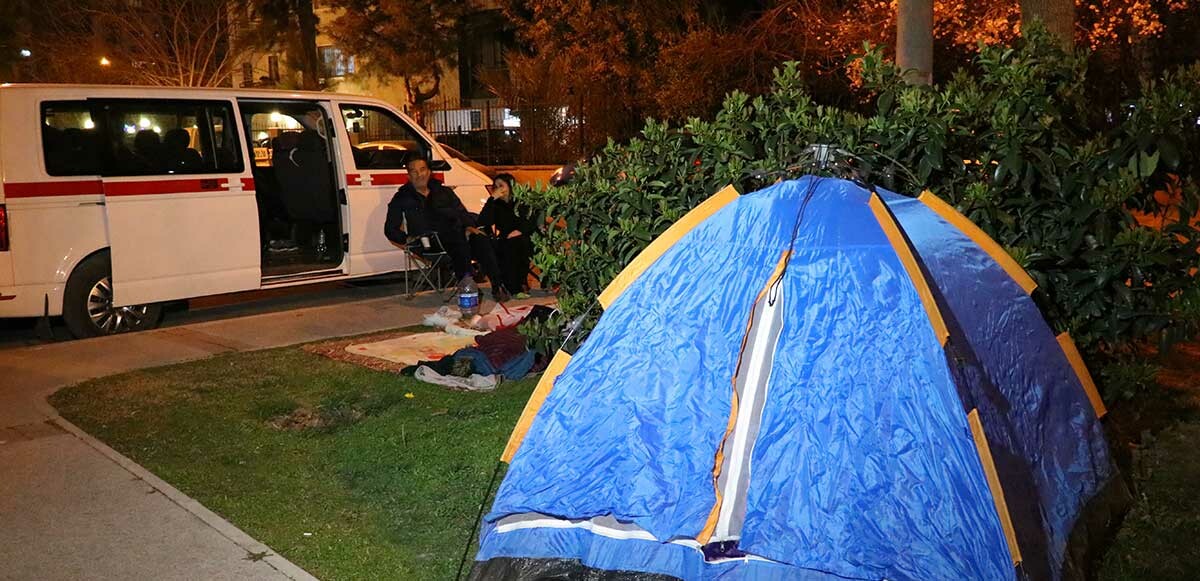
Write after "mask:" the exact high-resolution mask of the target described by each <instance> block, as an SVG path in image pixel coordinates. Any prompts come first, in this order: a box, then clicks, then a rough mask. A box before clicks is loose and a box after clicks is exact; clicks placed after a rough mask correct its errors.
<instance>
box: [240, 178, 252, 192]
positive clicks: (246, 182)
mask: <svg viewBox="0 0 1200 581" xmlns="http://www.w3.org/2000/svg"><path fill="white" fill-rule="evenodd" d="M242 189H243V190H245V191H247V192H253V191H254V178H242Z"/></svg>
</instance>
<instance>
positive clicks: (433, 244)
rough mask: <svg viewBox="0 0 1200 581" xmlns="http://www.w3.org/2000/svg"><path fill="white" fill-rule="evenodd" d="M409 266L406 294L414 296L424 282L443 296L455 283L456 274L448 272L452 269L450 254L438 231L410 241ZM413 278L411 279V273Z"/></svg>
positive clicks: (405, 273) (405, 280)
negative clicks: (443, 244)
mask: <svg viewBox="0 0 1200 581" xmlns="http://www.w3.org/2000/svg"><path fill="white" fill-rule="evenodd" d="M408 266H409V268H407V269H405V270H404V294H405V295H406V296H407V297H409V298H412V297H413V295H415V294H416V289H419V288H421V286H422V284H424V286H426V287H428V288H429V290H432V291H434V292H436V293H437V294H438V296H439V297H440V296H442V295H443V294H444V293H445V292H446V291H447V290H448V288H449V286H450V285H451V284H453V283H454V274H453V273H447V270H449V269H450V254H449V253H447V252H446V248H445V247H444V246H442V241H441V239H440V238H438V235H437V233H436V232H433V233H430V234H427V235H425V236H422V237H420V238H418V239H417V240H414V241H412V242H409V244H408ZM413 272H415V273H416V274H415V275H414V276H412V278H413V280H412V281H411V283H410V281H409V277H410V274H409V273H413Z"/></svg>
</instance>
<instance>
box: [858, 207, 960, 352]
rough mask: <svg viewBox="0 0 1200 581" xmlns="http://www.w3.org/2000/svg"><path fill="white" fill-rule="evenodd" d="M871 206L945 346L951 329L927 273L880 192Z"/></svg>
mask: <svg viewBox="0 0 1200 581" xmlns="http://www.w3.org/2000/svg"><path fill="white" fill-rule="evenodd" d="M870 206H871V212H873V213H874V214H875V219H876V220H877V221H879V227H880V228H883V233H884V234H885V235H887V239H888V242H890V243H891V244H892V249H893V250H895V252H896V256H897V257H899V258H900V263H901V264H903V265H904V270H906V271H908V278H909V279H910V280H912V283H913V286H914V287H916V289H917V295H918V296H919V297H920V298H921V304H922V305H924V306H925V313H926V315H928V316H929V324H930V325H932V326H933V332H934V334H935V335H937V339H938V343H940V344H941V345H942V346H945V345H946V339H947V338H949V337H950V331H949V330H947V329H946V321H945V320H944V319H942V312H941V310H939V309H938V306H937V301H935V300H933V291H931V290H930V288H929V281H927V280H925V275H924V274H922V273H921V267H920V266H918V265H917V259H916V257H915V256H913V253H912V249H911V248H909V246H908V241H907V240H905V238H904V234H903V233H901V232H900V226H899V225H898V224H896V221H895V220H894V219H892V213H891V212H889V211H888V209H887V207H886V206H884V202H883V198H880V197H879V194H877V193H872V194H871V201H870Z"/></svg>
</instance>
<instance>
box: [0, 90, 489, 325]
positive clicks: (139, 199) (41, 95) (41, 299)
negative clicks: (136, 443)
mask: <svg viewBox="0 0 1200 581" xmlns="http://www.w3.org/2000/svg"><path fill="white" fill-rule="evenodd" d="M380 142H386V143H389V144H394V145H395V146H393V147H388V148H372V147H363V148H359V147H356V146H357V145H358V144H367V143H380ZM413 156H420V157H424V158H425V159H427V160H429V161H430V168H431V169H432V170H433V171H434V175H435V177H437V178H438V179H441V180H443V182H444V183H445V184H446V185H447V186H448V187H450V188H453V189H454V190H455V192H456V193H457V194H458V195H459V197H460V198H461V199H462V201H463V203H464V205H465V206H466V207H467V209H468V210H470V211H473V212H478V211H479V209H480V208H481V207H482V205H483V203H484V201H486V199H487V195H488V193H487V188H488V186H490V181H488V180H487V178H486V177H481V176H480V175H479V174H478V172H472V171H469V170H467V169H464V168H462V167H456V164H458V165H461V162H457V160H454V159H453V158H451V157H449V156H447V155H446V154H445V152H444V151H443V150H442V149H441V148H440V147H439V146H438V144H437V143H436V142H435V141H434V140H433V139H432V138H431V137H430V136H429V135H428V134H426V133H425V132H424V131H422V130H421V129H420V128H419V127H418V126H417V125H416V124H415V123H413V122H412V120H411V119H409V118H408V117H406V116H405V115H404V114H402V113H400V112H399V111H397V110H396V109H395V108H394V107H392V106H390V105H388V104H387V103H385V102H383V101H379V100H376V99H371V98H367V97H360V96H351V95H335V94H330V93H315V92H284V91H261V90H242V89H194V88H157V87H115V86H76V85H0V317H34V316H57V315H62V317H63V318H64V319H65V321H66V323H67V326H68V328H69V329H70V330H71V333H72V334H74V335H75V336H77V337H88V336H94V335H104V334H111V333H120V332H124V331H133V330H140V329H146V328H151V327H154V326H155V325H157V324H158V321H159V319H160V318H161V314H162V308H161V303H163V302H166V301H174V300H179V299H186V298H191V297H198V296H204V295H213V294H220V293H228V292H236V291H245V290H252V289H259V288H275V287H282V286H290V285H299V284H307V283H313V282H322V281H329V280H337V279H346V278H356V277H363V276H370V275H375V274H380V273H385V272H391V271H398V270H403V269H406V268H409V262H408V256H407V254H406V253H405V252H404V251H403V250H402V249H400V248H398V247H396V246H395V245H393V244H392V243H391V242H389V241H388V240H387V239H386V238H385V237H384V235H383V224H384V218H385V216H386V214H387V204H388V202H389V201H390V200H391V198H392V195H393V194H394V193H395V191H396V189H397V188H398V187H399V186H400V185H402V184H404V183H406V182H407V180H408V174H407V172H406V171H405V163H406V162H407V161H408V160H409V159H410V158H411V157H413Z"/></svg>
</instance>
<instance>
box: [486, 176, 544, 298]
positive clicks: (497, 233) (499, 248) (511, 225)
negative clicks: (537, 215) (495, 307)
mask: <svg viewBox="0 0 1200 581" xmlns="http://www.w3.org/2000/svg"><path fill="white" fill-rule="evenodd" d="M514 184H515V180H514V179H513V177H512V175H510V174H506V173H502V174H500V175H497V176H496V179H495V181H493V182H492V195H491V198H489V199H488V201H487V203H486V204H484V206H483V210H482V211H480V212H479V220H478V221H477V223H478V227H479V229H480V230H482V231H483V232H484V233H486V234H487V235H488V236H490V237H491V239H492V244H493V247H494V249H495V253H496V258H497V259H498V260H499V262H500V272H501V275H502V277H503V279H504V280H501V281H495V280H494V281H492V292H493V293H495V294H496V295H497V296H503V295H516V296H517V298H524V296H528V295H524V293H525V291H526V290H528V287H527V286H526V284H525V281H526V278H527V276H528V275H529V257H530V256H532V255H533V241H532V240H530V238H529V235H530V234H532V233H533V222H531V221H530V220H529V219H528V218H527V217H526V216H525V215H524V212H522V211H520V209H518V208H517V207H516V203H515V202H514V201H513V195H512V190H513V185H514ZM523 295H524V296H523Z"/></svg>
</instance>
